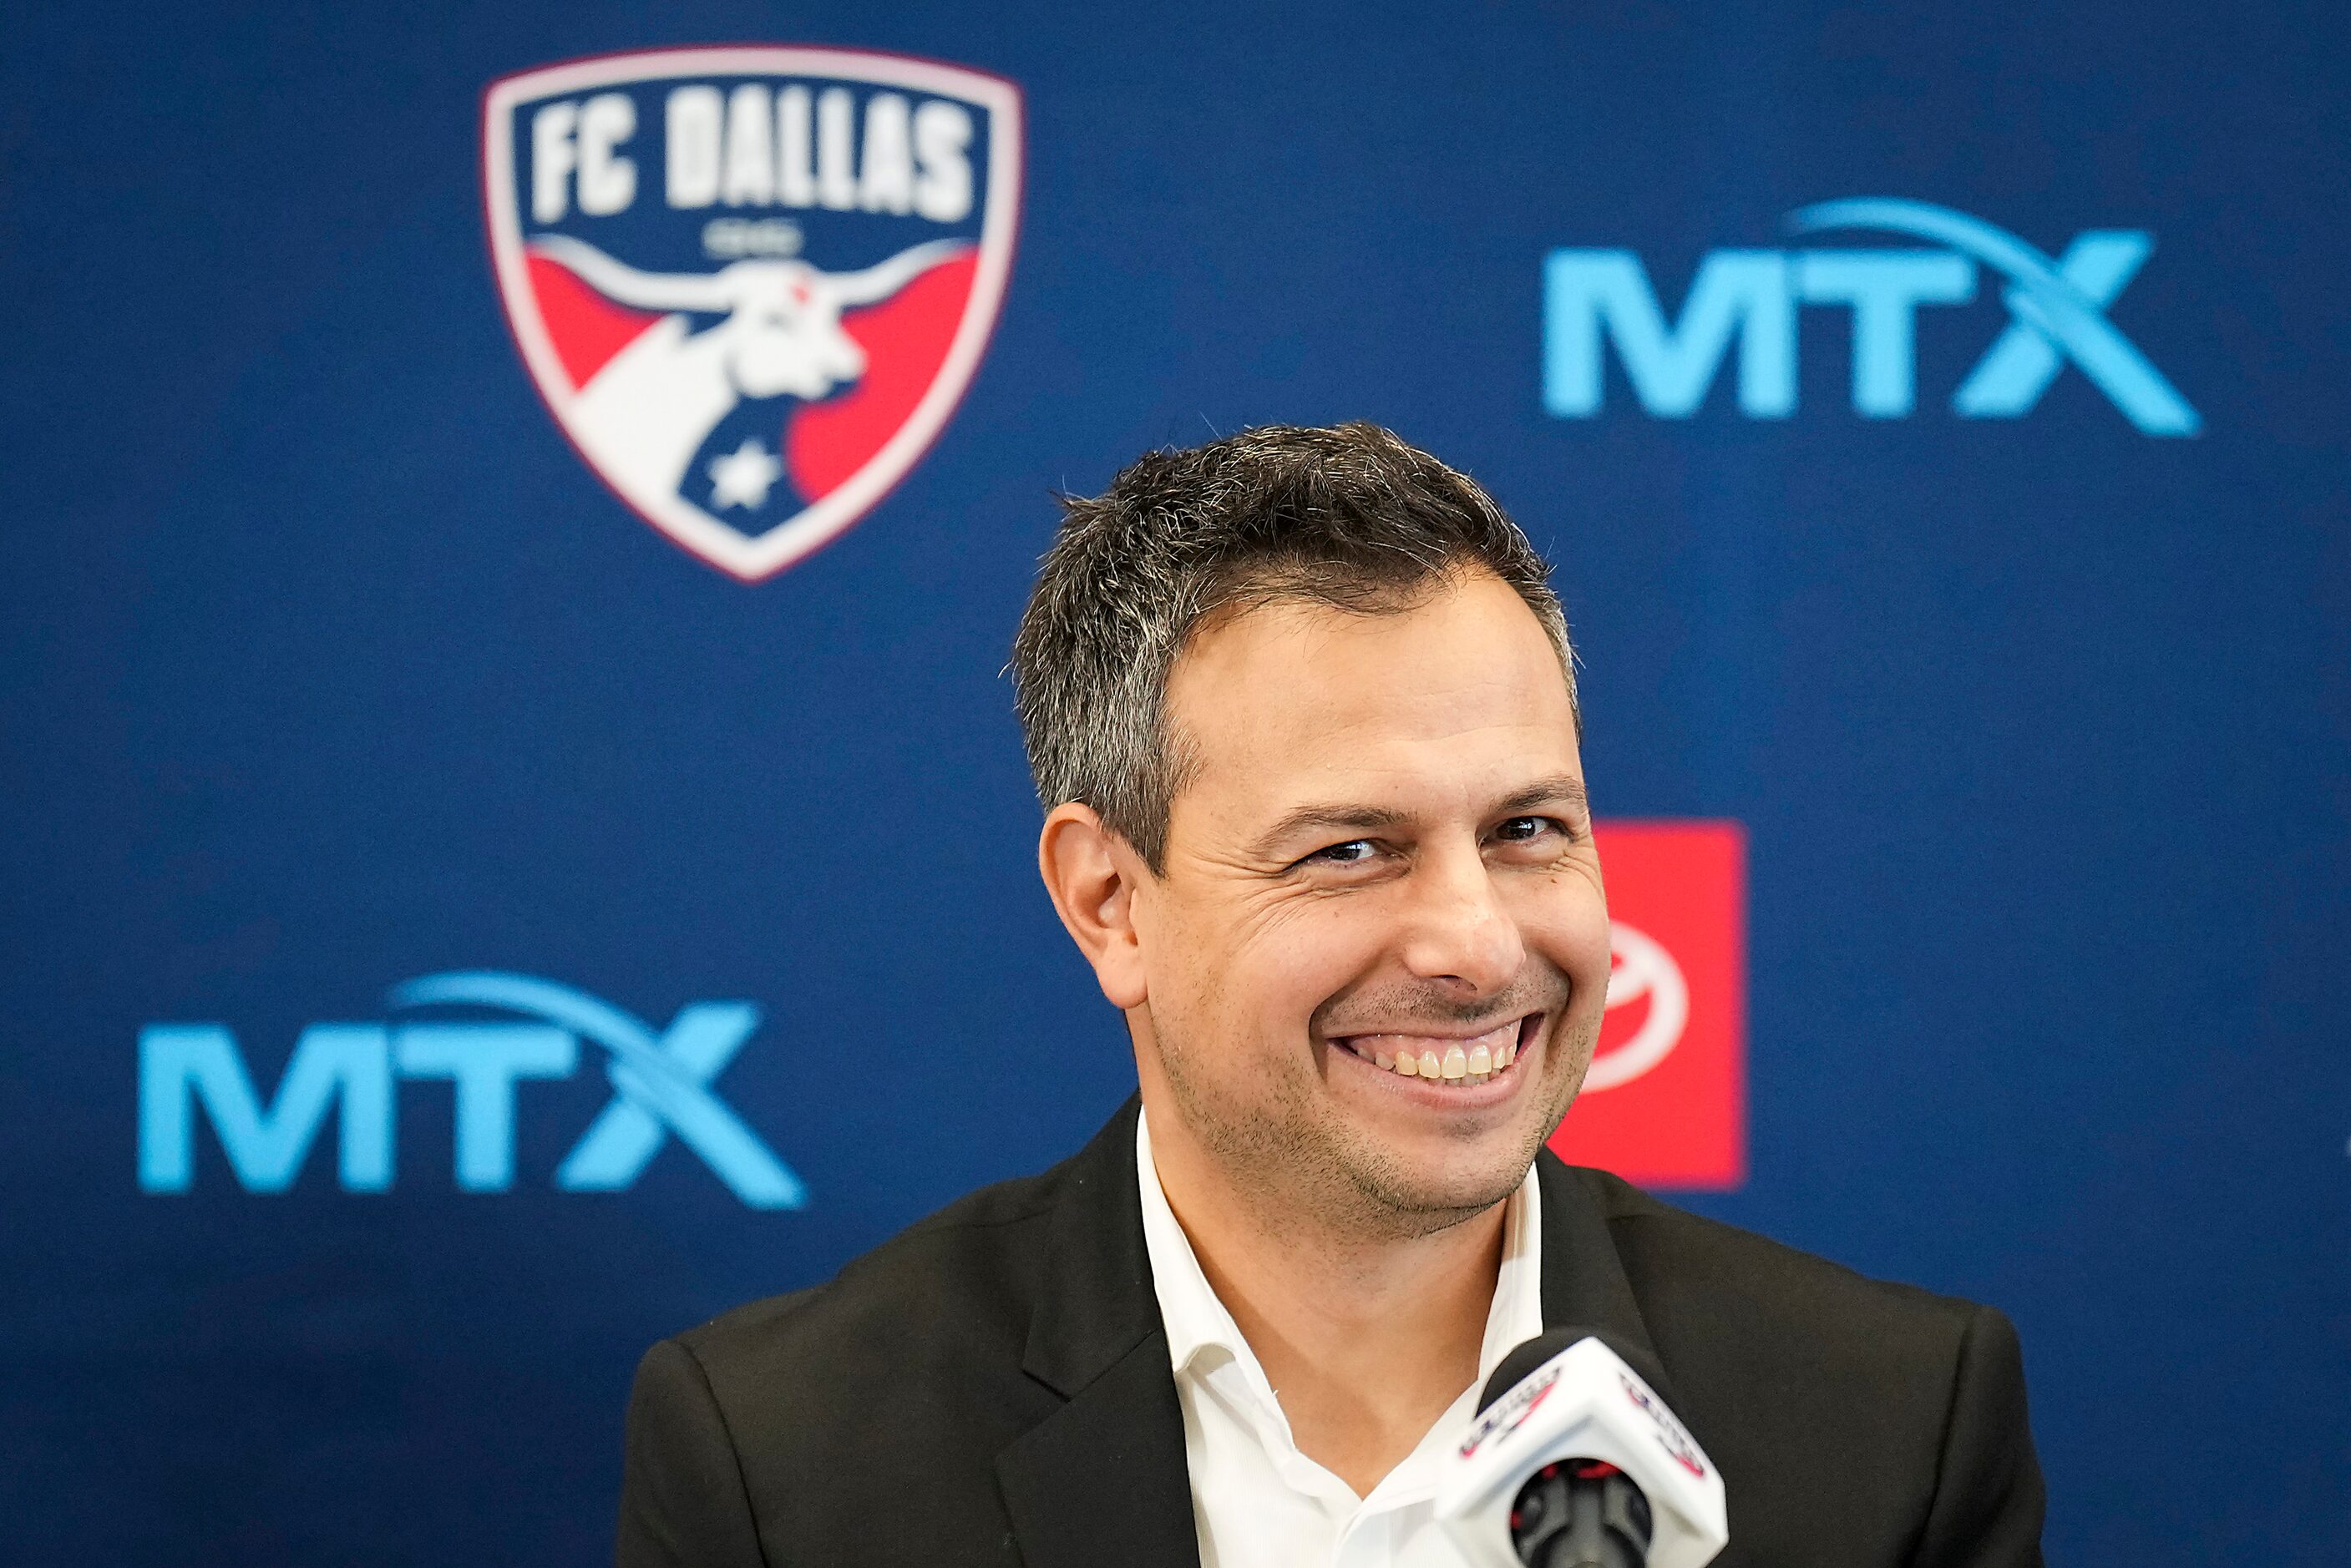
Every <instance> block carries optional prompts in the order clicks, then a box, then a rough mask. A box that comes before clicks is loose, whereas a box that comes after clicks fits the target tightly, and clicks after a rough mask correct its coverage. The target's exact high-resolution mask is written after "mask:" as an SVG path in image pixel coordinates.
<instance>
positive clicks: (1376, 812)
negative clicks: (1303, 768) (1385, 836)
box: [1257, 804, 1406, 853]
mask: <svg viewBox="0 0 2351 1568" xmlns="http://www.w3.org/2000/svg"><path fill="white" fill-rule="evenodd" d="M1405 820H1406V818H1405V814H1404V813H1403V812H1400V811H1389V810H1387V809H1385V808H1384V807H1382V806H1376V805H1321V804H1317V805H1301V806H1299V807H1297V808H1296V809H1295V810H1292V811H1287V812H1284V813H1283V814H1282V815H1281V819H1280V821H1278V822H1276V823H1275V824H1274V825H1273V826H1271V827H1269V828H1267V829H1266V830H1265V832H1264V833H1262V834H1261V835H1259V837H1258V841H1257V846H1258V849H1259V852H1260V853H1263V852H1270V851H1271V850H1272V849H1274V848H1275V847H1276V846H1280V844H1282V843H1283V842H1284V841H1285V840H1287V839H1290V838H1291V837H1294V836H1297V835H1298V834H1301V833H1303V832H1305V831H1306V830H1307V829H1308V828H1310V827H1323V828H1332V827H1344V828H1350V829H1353V831H1355V832H1357V833H1377V832H1379V831H1380V830H1381V829H1383V828H1388V827H1394V826H1397V825H1398V824H1400V823H1402V822H1404V821H1405Z"/></svg>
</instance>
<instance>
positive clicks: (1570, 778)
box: [1494, 774, 1592, 816]
mask: <svg viewBox="0 0 2351 1568" xmlns="http://www.w3.org/2000/svg"><path fill="white" fill-rule="evenodd" d="M1591 804H1592V803H1591V801H1590V799H1589V798H1588V797H1587V796H1586V795H1585V794H1584V793H1583V780H1582V779H1580V778H1577V777H1576V776H1575V775H1574V774H1553V775H1552V777H1550V778H1547V779H1538V780H1536V781H1535V782H1534V783H1533V784H1529V785H1527V786H1526V787H1525V788H1524V789H1520V790H1513V791H1512V792H1511V793H1510V794H1507V795H1504V796H1503V797H1502V798H1501V799H1500V800H1499V801H1497V802H1495V803H1494V810H1495V812H1496V813H1497V814H1499V815H1503V816H1516V815H1519V814H1520V813H1522V812H1528V811H1531V810H1533V809H1534V808H1535V807H1537V806H1539V805H1567V806H1572V807H1573V808H1574V809H1575V810H1577V811H1579V812H1581V811H1585V810H1589V809H1590V807H1591Z"/></svg>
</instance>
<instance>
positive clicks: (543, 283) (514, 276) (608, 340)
mask: <svg viewBox="0 0 2351 1568" xmlns="http://www.w3.org/2000/svg"><path fill="white" fill-rule="evenodd" d="M482 135H483V151H482V156H483V165H482V171H483V189H484V193H485V196H486V200H487V202H488V207H489V212H488V222H489V231H490V253H491V256H492V259H493V260H494V261H495V262H496V266H497V279H498V293H499V296H500V297H501V298H502V299H503V300H504V301H505V303H506V310H507V321H508V322H509V323H510V324H511V325H512V327H514V334H515V340H516V342H517V344H518V345H519V346H520V347H521V349H522V357H523V360H524V362H525V363H526V364H527V365H528V367H529V369H530V373H531V377H532V379H533V380H535V381H536V382H537V383H538V390H539V392H540V394H541V395H542V396H543V397H545V398H546V400H547V403H548V406H549V408H550V409H551V410H554V413H555V417H556V420H557V421H558V422H559V424H561V425H562V427H563V430H564V433H565V434H567V435H569V437H570V438H571V441H572V444H573V445H574V446H576V447H578V448H579V450H580V456H582V457H583V458H585V459H586V460H587V461H588V463H589V466H590V467H591V468H593V469H594V470H595V471H596V472H597V473H598V474H599V475H601V477H602V478H603V480H604V482H605V483H608V484H610V485H611V487H612V488H613V490H614V491H616V492H617V493H619V494H620V496H621V498H622V500H623V501H626V502H627V503H628V504H630V505H631V506H632V507H633V508H634V509H635V510H636V511H637V513H638V514H640V515H642V516H643V518H644V519H645V520H646V521H647V522H649V523H651V524H653V526H654V527H656V528H659V529H661V530H662V531H663V532H664V533H665V534H667V535H669V536H670V537H671V538H673V539H674V540H676V541H677V542H678V543H679V544H681V545H684V546H685V547H686V548H687V549H689V550H692V551H693V552H695V554H696V555H698V556H702V557H703V558H704V559H705V560H707V561H709V562H711V563H712V564H713V565H715V566H720V567H722V568H724V569H725V570H726V571H729V572H732V573H734V574H735V575H736V576H738V577H742V578H744V579H746V580H747V581H755V580H757V579H758V578H761V577H765V576H768V575H770V574H771V573H774V572H778V571H780V570H782V569H783V568H784V567H785V566H789V565H791V563H792V562H794V561H796V560H799V558H800V557H801V556H805V555H807V554H808V553H809V552H810V551H811V550H813V549H815V548H817V547H818V546H819V545H822V544H824V543H825V542H826V541H827V540H829V539H831V538H832V537H833V536H834V535H838V534H839V533H841V530H842V529H844V528H847V527H848V526H849V525H850V524H852V523H854V522H856V521H857V520H858V519H859V518H860V517H862V516H863V515H864V514H866V513H867V512H868V511H870V510H871V509H872V506H873V505H874V504H875V503H877V502H879V501H880V500H881V499H882V497H883V494H884V493H886V492H888V490H889V489H890V487H891V486H893V485H894V484H896V483H898V481H899V480H901V479H903V478H904V477H905V475H906V472H907V471H908V470H910V469H911V468H913V467H914V463H915V462H916V461H917V460H919V459H920V458H921V456H922V455H923V452H924V451H925V449H926V448H928V447H929V446H930V444H931V441H932V440H933V439H934V438H935V437H936V436H937V434H938V433H939V431H940V429H941V428H942V427H943V426H945V425H946V421H947V417H948V416H949V415H950V414H952V413H953V412H954V411H955V408H956V403H957V402H959V401H961V400H962V398H963V394H964V389H966V388H967V387H968V386H969V385H970V383H971V378H972V374H973V372H974V371H975V370H977V369H978V368H979V357H980V352H981V350H982V349H984V348H986V347H987V339H988V335H989V333H990V332H991V331H993V330H994V328H995V326H996V314H997V306H998V305H999V304H1000V303H1001V302H1002V300H1003V297H1004V286H1005V280H1006V278H1007V277H1008V275H1009V273H1010V271H1011V266H1012V237H1013V229H1014V226H1015V224H1016V223H1017V222H1018V220H1019V206H1020V192H1019V184H1020V95H1019V91H1018V89H1016V88H1014V87H1013V86H1012V84H1011V83H1009V82H1008V81H1005V80H1003V79H1001V78H997V77H992V76H987V75H984V74H982V73H981V72H978V71H972V70H965V69H963V68H961V67H955V66H943V65H937V64H935V63H933V62H931V61H928V60H912V59H902V58H899V57H895V56H891V55H875V54H866V53H863V52H862V51H858V50H852V49H807V48H752V47H726V48H696V49H662V50H655V51H650V52H646V53H641V54H627V55H612V56H608V57H604V58H601V59H594V60H582V61H578V62H575V63H573V64H570V65H563V66H550V67H546V68H544V69H541V70H533V71H525V72H523V73H521V74H520V75H517V76H511V77H507V78H503V79H501V80H499V81H496V82H494V83H492V84H491V86H490V88H489V91H488V94H487V95H486V101H485V103H484V106H483V130H482Z"/></svg>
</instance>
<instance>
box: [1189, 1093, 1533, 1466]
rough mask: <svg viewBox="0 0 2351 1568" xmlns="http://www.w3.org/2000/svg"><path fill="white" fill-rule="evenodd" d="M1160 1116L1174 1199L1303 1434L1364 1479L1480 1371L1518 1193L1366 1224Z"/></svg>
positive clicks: (1303, 1444) (1311, 1453)
mask: <svg viewBox="0 0 2351 1568" xmlns="http://www.w3.org/2000/svg"><path fill="white" fill-rule="evenodd" d="M1150 1131H1151V1152H1152V1162H1153V1163H1154V1164H1155V1166H1157V1168H1158V1170H1159V1184H1160V1187H1161V1189H1162V1190H1164V1191H1165V1193H1166V1195H1167V1205H1168V1207H1169V1208H1170V1209H1171V1210H1174V1211H1175V1218H1176V1220H1177V1221H1178V1222H1180V1223H1181V1224H1182V1225H1183V1227H1184V1232H1185V1234H1186V1236H1187V1237H1188V1238H1189V1239H1190V1241H1191V1243H1192V1251H1193V1254H1194V1256H1196V1258H1198V1260H1199V1262H1200V1272H1202V1273H1203V1274H1205V1275H1206V1276H1207V1281H1208V1283H1209V1285H1210V1286H1211V1287H1212V1288H1214V1289H1215V1291H1216V1293H1217V1299H1218V1300H1220V1301H1221V1302H1223V1303H1224V1304H1225V1310H1226V1311H1228V1312H1229V1313H1230V1314H1232V1317H1233V1322H1234V1324H1235V1325H1236V1326H1238V1328H1239V1329H1240V1331H1241V1334H1242V1335H1243V1337H1245V1338H1246V1339H1247V1340H1248V1341H1249V1349H1250V1350H1251V1351H1253V1352H1254V1353H1255V1354H1256V1355H1257V1359H1258V1363H1259V1366H1262V1367H1264V1369H1265V1375H1266V1378H1267V1380H1268V1381H1269V1382H1270V1383H1271V1384H1272V1385H1273V1387H1274V1391H1275V1393H1276V1395H1277V1396H1278V1397H1280V1401H1281V1410H1282V1414H1283V1415H1284V1416H1285V1417H1288V1418H1289V1421H1290V1434H1291V1436H1292V1438H1294V1439H1295V1440H1296V1442H1297V1444H1298V1448H1299V1450H1300V1451H1301V1453H1303V1454H1305V1455H1306V1456H1307V1457H1308V1458H1309V1459H1313V1460H1314V1461H1315V1462H1316V1463H1318V1464H1320V1465H1322V1467H1323V1468H1324V1469H1328V1470H1330V1471H1331V1472H1332V1474H1334V1475H1336V1476H1338V1477H1339V1479H1340V1480H1343V1481H1345V1482H1346V1483H1347V1484H1348V1486H1350V1487H1352V1488H1353V1490H1354V1492H1355V1495H1356V1496H1358V1497H1362V1496H1364V1495H1365V1494H1367V1493H1368V1492H1370V1490H1372V1488H1374V1486H1376V1485H1378V1484H1379V1481H1380V1479H1381V1478H1382V1477H1384V1476H1385V1475H1386V1474H1387V1473H1388V1471H1390V1470H1391V1469H1395V1466H1396V1465H1397V1463H1398V1462H1399V1461H1401V1460H1402V1459H1404V1458H1405V1455H1407V1454H1409V1453H1411V1452H1412V1450H1413V1449H1415V1448H1416V1447H1417V1446H1418V1445H1419V1442H1420V1439H1421V1438H1423V1437H1424V1436H1426V1433H1427V1431H1428V1428H1430V1426H1431V1425H1433V1424H1434V1423H1435V1422H1436V1420H1437V1417H1440V1416H1442V1415H1443V1414H1444V1413H1445V1411H1446V1409H1447V1407H1449V1406H1451V1405H1452V1403H1453V1402H1454V1401H1455V1400H1456V1399H1458V1398H1459V1397H1461V1393H1462V1391H1463V1390H1464V1389H1466V1388H1468V1386H1470V1385H1471V1384H1472V1383H1474V1382H1475V1381H1477V1377H1478V1357H1479V1351H1480V1350H1481V1349H1482V1348H1483V1345H1484V1343H1485V1336H1486V1320H1487V1315H1488V1314H1489V1312H1490V1310H1491V1309H1492V1306H1493V1300H1494V1289H1495V1282H1496V1280H1497V1278H1498V1276H1499V1271H1500V1267H1501V1258H1502V1244H1503V1218H1504V1212H1505V1209H1506V1207H1507V1205H1506V1204H1501V1203H1497V1204H1495V1205H1494V1206H1493V1207H1492V1208H1490V1209H1488V1210H1485V1211H1483V1212H1482V1213H1479V1214H1477V1215H1475V1216H1473V1217H1471V1218H1469V1219H1468V1220H1462V1221H1461V1222H1459V1223H1458V1224H1454V1225H1450V1226H1447V1228H1445V1229H1443V1230H1441V1231H1434V1232H1431V1233H1429V1234H1426V1235H1420V1236H1412V1235H1402V1234H1399V1235H1376V1234H1365V1233H1364V1231H1360V1230H1353V1229H1351V1228H1347V1227H1343V1226H1335V1225H1332V1224H1331V1223H1329V1222H1327V1221H1326V1220H1323V1219H1322V1217H1320V1216H1317V1215H1315V1214H1313V1213H1311V1212H1309V1211H1307V1210H1303V1209H1300V1208H1285V1207H1282V1205H1281V1204H1280V1196H1279V1195H1273V1194H1267V1193H1264V1192H1261V1191H1258V1190H1255V1189H1249V1188H1247V1187H1245V1186H1244V1185H1243V1184H1241V1183H1238V1182H1236V1181H1234V1180H1233V1179H1231V1177H1230V1176H1229V1175H1228V1173H1227V1172H1226V1171H1225V1169H1224V1168H1223V1167H1222V1166H1221V1165H1219V1164H1218V1163H1217V1160H1216V1159H1215V1158H1213V1157H1212V1156H1210V1155H1209V1154H1208V1153H1207V1150H1206V1149H1204V1148H1202V1147H1200V1146H1199V1144H1198V1143H1197V1141H1196V1140H1195V1139H1194V1138H1193V1137H1191V1136H1190V1134H1189V1132H1188V1131H1187V1130H1186V1128H1185V1127H1184V1126H1183V1123H1182V1120H1181V1118H1180V1117H1178V1116H1174V1115H1172V1114H1163V1115H1162V1116H1153V1117H1152V1118H1151V1119H1150Z"/></svg>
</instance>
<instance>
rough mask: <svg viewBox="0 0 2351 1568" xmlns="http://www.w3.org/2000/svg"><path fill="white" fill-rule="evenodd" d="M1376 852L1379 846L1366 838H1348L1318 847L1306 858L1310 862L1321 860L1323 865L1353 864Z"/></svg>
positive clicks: (1368, 857) (1358, 863) (1357, 863)
mask: <svg viewBox="0 0 2351 1568" xmlns="http://www.w3.org/2000/svg"><path fill="white" fill-rule="evenodd" d="M1378 852H1379V846H1377V845H1374V843H1373V842H1372V841H1371V840H1370V839H1368V838H1350V839H1349V840H1347V842H1346V843H1344V844H1333V845H1332V846H1330V847H1329V848H1327V849H1318V850H1316V851H1315V852H1314V853H1313V854H1311V855H1310V856H1308V857H1306V858H1307V860H1308V861H1309V862H1310V863H1311V862H1314V861H1321V862H1322V864H1323V865H1325V866H1355V865H1360V864H1362V863H1363V862H1364V861H1366V860H1369V859H1370V858H1371V857H1373V856H1374V855H1375V854H1377V853H1378Z"/></svg>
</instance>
